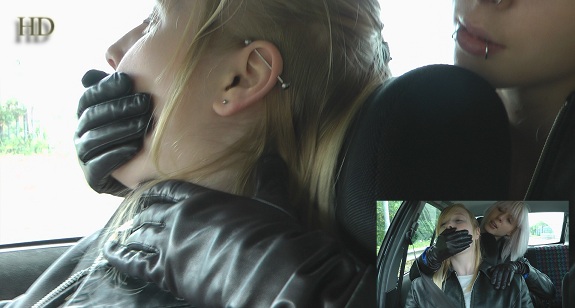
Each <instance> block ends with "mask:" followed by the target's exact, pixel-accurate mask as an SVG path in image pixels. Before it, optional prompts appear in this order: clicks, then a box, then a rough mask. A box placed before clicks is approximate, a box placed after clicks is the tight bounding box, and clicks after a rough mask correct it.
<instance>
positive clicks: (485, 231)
mask: <svg viewBox="0 0 575 308" xmlns="http://www.w3.org/2000/svg"><path fill="white" fill-rule="evenodd" d="M528 214H529V207H528V206H527V204H525V202H523V201H498V202H495V203H494V204H493V205H491V206H490V207H489V208H487V210H485V213H484V216H483V218H482V219H481V247H482V250H481V252H482V257H483V259H484V260H485V261H486V262H487V263H488V264H490V265H492V266H493V267H492V268H490V269H489V271H490V277H491V283H492V284H493V286H494V287H495V288H496V289H505V288H506V287H507V286H509V284H510V283H511V281H512V279H513V276H514V275H515V274H519V275H521V276H522V277H523V278H524V279H525V282H526V283H527V286H528V287H529V291H530V293H531V297H532V301H533V303H534V305H535V306H545V303H544V302H545V301H547V300H552V299H553V298H554V297H555V286H554V285H553V282H552V281H551V279H550V278H549V277H548V276H547V275H546V274H545V273H543V272H541V271H539V270H538V269H536V268H535V267H533V266H531V264H530V263H529V261H528V260H527V259H526V258H525V257H524V255H525V252H526V251H527V244H528V242H529V216H528ZM440 239H441V240H442V241H444V242H445V244H444V246H443V247H438V246H437V245H435V246H432V247H430V248H429V249H428V250H426V251H425V252H424V253H423V254H422V255H421V256H420V257H419V258H418V260H419V263H418V267H417V268H416V267H412V268H411V270H410V278H411V279H412V280H413V279H415V277H416V276H417V275H418V274H419V271H418V270H421V272H423V273H425V274H427V275H432V274H433V273H434V272H435V271H437V269H438V268H439V265H440V264H441V263H442V262H443V260H445V259H447V258H449V257H450V256H452V255H454V254H456V253H457V252H459V251H461V250H462V249H465V248H466V247H467V245H468V244H469V241H468V240H469V239H468V238H467V237H466V234H465V233H464V232H454V233H450V234H447V235H441V234H440V235H439V236H438V241H439V240H440Z"/></svg>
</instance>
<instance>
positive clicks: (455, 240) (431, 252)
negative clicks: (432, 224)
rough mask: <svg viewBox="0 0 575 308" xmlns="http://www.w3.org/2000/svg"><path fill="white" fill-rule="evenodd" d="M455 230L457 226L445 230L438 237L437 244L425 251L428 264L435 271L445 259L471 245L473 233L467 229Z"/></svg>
mask: <svg viewBox="0 0 575 308" xmlns="http://www.w3.org/2000/svg"><path fill="white" fill-rule="evenodd" d="M455 230H456V229H455V228H448V229H445V230H443V232H441V234H440V235H439V236H438V237H437V241H436V242H435V245H433V246H430V247H429V249H427V251H426V253H425V255H426V259H427V266H429V268H430V269H432V270H433V271H437V270H438V269H439V267H441V263H442V262H443V261H444V260H445V259H447V258H449V257H451V256H454V255H456V254H458V253H460V252H462V251H464V250H465V249H467V248H468V247H469V246H471V242H472V241H473V239H472V237H471V234H469V232H468V231H467V230H459V231H455Z"/></svg>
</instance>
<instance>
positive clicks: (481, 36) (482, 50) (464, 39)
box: [453, 22, 505, 58]
mask: <svg viewBox="0 0 575 308" xmlns="http://www.w3.org/2000/svg"><path fill="white" fill-rule="evenodd" d="M457 25H458V27H457V29H456V31H455V32H454V35H453V36H454V39H455V42H456V45H457V46H458V47H459V49H461V50H463V51H464V52H466V53H468V54H470V55H473V56H475V57H481V58H484V57H485V54H486V50H489V56H490V57H491V56H493V55H495V54H497V53H499V52H500V51H502V50H503V49H504V48H505V47H504V46H503V45H501V44H499V43H496V42H494V41H493V39H492V38H491V36H490V35H488V34H487V33H486V32H485V31H483V30H481V29H478V28H474V27H467V26H466V25H465V24H464V23H462V22H458V23H457Z"/></svg>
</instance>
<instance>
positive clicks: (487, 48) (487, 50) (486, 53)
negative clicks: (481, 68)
mask: <svg viewBox="0 0 575 308" xmlns="http://www.w3.org/2000/svg"><path fill="white" fill-rule="evenodd" d="M488 55H489V42H488V41H487V40H485V60H487V56H488Z"/></svg>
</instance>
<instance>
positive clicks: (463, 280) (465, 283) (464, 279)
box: [457, 275, 473, 308]
mask: <svg viewBox="0 0 575 308" xmlns="http://www.w3.org/2000/svg"><path fill="white" fill-rule="evenodd" d="M457 279H458V280H459V284H460V285H461V289H462V291H463V298H464V299H465V308H470V307H471V290H469V291H468V289H467V288H468V287H469V286H470V285H473V282H472V281H471V279H473V275H466V276H457Z"/></svg>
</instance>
